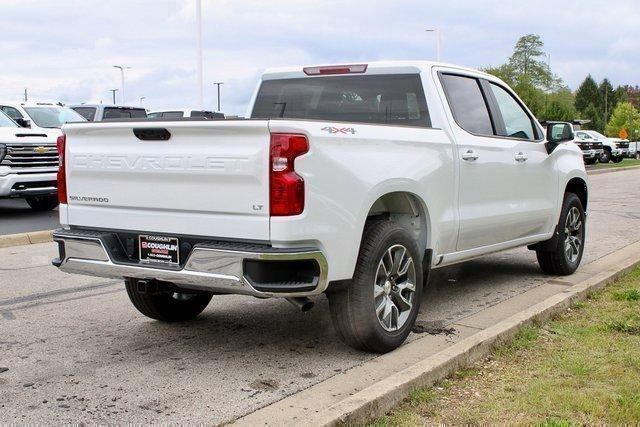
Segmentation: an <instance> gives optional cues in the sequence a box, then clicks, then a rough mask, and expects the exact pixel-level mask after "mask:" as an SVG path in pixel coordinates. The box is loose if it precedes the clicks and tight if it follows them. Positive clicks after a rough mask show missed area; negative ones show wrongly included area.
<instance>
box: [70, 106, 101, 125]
mask: <svg viewBox="0 0 640 427" xmlns="http://www.w3.org/2000/svg"><path fill="white" fill-rule="evenodd" d="M73 110H74V111H75V112H76V113H78V114H80V115H81V116H82V117H84V118H85V119H87V120H89V121H90V122H92V121H93V118H94V117H95V115H96V109H95V108H93V107H74V108H73Z"/></svg>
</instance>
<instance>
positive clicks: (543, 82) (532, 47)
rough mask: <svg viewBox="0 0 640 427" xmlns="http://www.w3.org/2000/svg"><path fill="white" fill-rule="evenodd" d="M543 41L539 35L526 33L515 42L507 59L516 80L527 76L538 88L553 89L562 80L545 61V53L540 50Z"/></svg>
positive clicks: (556, 87)
mask: <svg viewBox="0 0 640 427" xmlns="http://www.w3.org/2000/svg"><path fill="white" fill-rule="evenodd" d="M543 47H544V43H543V42H542V39H540V36H538V35H536V34H527V35H526V36H522V37H520V38H519V39H518V41H517V42H516V45H515V47H514V49H513V54H512V55H511V56H510V57H509V60H508V61H507V65H508V67H509V68H510V69H511V70H513V74H514V75H515V78H516V80H518V79H520V78H522V77H523V76H527V79H528V80H529V81H530V82H531V83H532V84H533V86H534V87H536V88H538V89H547V90H555V89H558V87H559V86H560V85H561V84H562V81H561V80H560V79H559V78H558V77H557V76H555V75H554V74H553V73H552V72H551V69H550V68H549V64H548V63H547V62H546V61H545V59H546V54H545V53H544V51H543V50H542V48H543Z"/></svg>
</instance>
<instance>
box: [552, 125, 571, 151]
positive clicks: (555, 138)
mask: <svg viewBox="0 0 640 427" xmlns="http://www.w3.org/2000/svg"><path fill="white" fill-rule="evenodd" d="M573 139H574V135H573V126H571V123H567V122H549V124H548V125H547V144H546V146H547V153H549V154H551V153H552V152H553V150H555V149H556V147H557V146H558V145H560V144H562V143H563V142H568V141H573Z"/></svg>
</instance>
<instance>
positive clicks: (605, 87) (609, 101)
mask: <svg viewBox="0 0 640 427" xmlns="http://www.w3.org/2000/svg"><path fill="white" fill-rule="evenodd" d="M598 95H599V96H598V105H596V107H598V110H599V111H600V112H601V113H602V117H603V118H604V119H603V120H604V122H605V123H607V122H608V121H609V118H610V117H611V112H612V111H613V109H614V108H615V107H616V104H617V100H616V96H615V91H614V90H613V86H611V83H610V82H609V80H608V79H607V78H604V79H603V80H602V81H601V82H600V84H599V85H598Z"/></svg>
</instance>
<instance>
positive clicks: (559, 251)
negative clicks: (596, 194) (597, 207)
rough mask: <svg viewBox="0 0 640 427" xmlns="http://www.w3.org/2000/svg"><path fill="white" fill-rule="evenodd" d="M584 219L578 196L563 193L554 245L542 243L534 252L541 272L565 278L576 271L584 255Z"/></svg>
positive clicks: (549, 242)
mask: <svg viewBox="0 0 640 427" xmlns="http://www.w3.org/2000/svg"><path fill="white" fill-rule="evenodd" d="M585 218H586V217H585V214H584V208H583V206H582V202H581V201H580V199H579V198H578V196H576V195H575V194H573V193H565V196H564V202H563V204H562V212H561V214H560V221H559V222H558V235H557V236H556V241H555V244H553V245H551V242H553V239H552V240H550V241H548V242H542V244H540V249H537V250H536V255H537V257H538V264H540V268H541V269H542V271H544V272H545V273H547V274H552V275H554V276H567V275H569V274H572V273H573V272H574V271H576V269H577V268H578V266H579V265H580V261H581V260H582V254H583V253H584V240H585Z"/></svg>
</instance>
